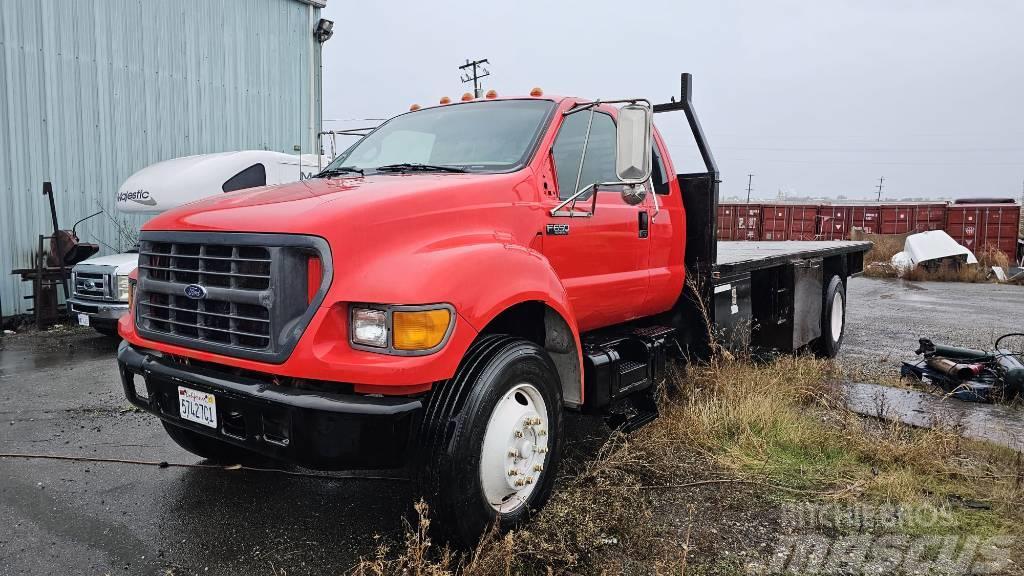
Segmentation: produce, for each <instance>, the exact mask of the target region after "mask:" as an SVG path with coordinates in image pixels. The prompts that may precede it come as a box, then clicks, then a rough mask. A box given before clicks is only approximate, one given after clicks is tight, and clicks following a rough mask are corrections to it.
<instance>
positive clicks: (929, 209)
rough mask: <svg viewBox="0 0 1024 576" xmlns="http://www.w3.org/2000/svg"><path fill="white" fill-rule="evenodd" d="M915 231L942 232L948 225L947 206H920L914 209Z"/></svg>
mask: <svg viewBox="0 0 1024 576" xmlns="http://www.w3.org/2000/svg"><path fill="white" fill-rule="evenodd" d="M913 216H914V231H916V232H927V231H929V230H942V228H943V226H945V225H946V205H945V204H918V205H917V206H914V209H913Z"/></svg>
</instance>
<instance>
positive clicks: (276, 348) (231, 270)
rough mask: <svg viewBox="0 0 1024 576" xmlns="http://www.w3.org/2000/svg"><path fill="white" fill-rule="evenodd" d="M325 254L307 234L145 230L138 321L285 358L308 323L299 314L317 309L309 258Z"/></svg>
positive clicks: (251, 354) (147, 327)
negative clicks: (308, 281) (310, 296)
mask: <svg viewBox="0 0 1024 576" xmlns="http://www.w3.org/2000/svg"><path fill="white" fill-rule="evenodd" d="M326 252H327V249H326V243H325V242H324V241H323V240H321V239H319V238H310V237H306V236H290V235H276V234H232V233H206V232H181V233H170V232H146V233H143V235H142V237H141V238H140V243H139V283H138V287H137V289H136V307H135V322H136V326H137V328H138V330H139V332H140V334H142V335H143V336H146V337H149V338H153V339H155V340H163V341H167V342H171V343H176V344H182V345H185V346H190V347H195V348H200V349H206V350H211V351H216V352H222V353H225V354H229V355H235V356H240V357H246V358H257V359H272V360H283V358H284V357H286V354H287V353H288V352H290V348H291V347H292V346H293V345H294V343H295V341H297V339H298V336H299V335H301V327H302V326H304V324H296V320H300V321H301V320H303V319H304V320H305V321H307V322H308V320H309V318H311V317H312V313H313V312H314V311H315V306H312V305H311V304H312V303H311V302H309V299H308V290H307V286H306V278H307V273H306V267H307V266H308V260H309V258H310V257H314V256H315V257H317V258H322V256H321V254H323V253H326ZM325 276H326V275H325Z"/></svg>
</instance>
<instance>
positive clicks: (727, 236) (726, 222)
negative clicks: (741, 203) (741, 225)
mask: <svg viewBox="0 0 1024 576" xmlns="http://www.w3.org/2000/svg"><path fill="white" fill-rule="evenodd" d="M735 211H736V206H735V205H733V204H719V205H718V222H717V224H718V226H717V233H716V234H715V236H716V237H717V238H718V239H719V240H732V229H733V226H735V224H736V221H735V220H734V219H733V216H732V215H733V212H735Z"/></svg>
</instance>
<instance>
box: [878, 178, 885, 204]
mask: <svg viewBox="0 0 1024 576" xmlns="http://www.w3.org/2000/svg"><path fill="white" fill-rule="evenodd" d="M884 183H885V176H882V177H881V178H879V179H878V201H879V202H881V201H882V184H884Z"/></svg>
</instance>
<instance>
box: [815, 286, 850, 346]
mask: <svg viewBox="0 0 1024 576" xmlns="http://www.w3.org/2000/svg"><path fill="white" fill-rule="evenodd" d="M824 298H825V299H824V301H823V302H822V305H821V337H820V338H818V339H817V340H816V341H815V342H814V346H813V348H814V353H815V354H816V355H817V356H818V357H820V358H835V357H836V355H837V354H839V348H840V347H841V346H842V345H843V336H845V335H846V287H845V286H844V285H843V280H842V278H840V277H839V276H833V277H832V278H831V279H829V283H828V286H827V287H826V289H825V296H824Z"/></svg>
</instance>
